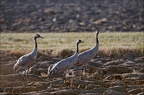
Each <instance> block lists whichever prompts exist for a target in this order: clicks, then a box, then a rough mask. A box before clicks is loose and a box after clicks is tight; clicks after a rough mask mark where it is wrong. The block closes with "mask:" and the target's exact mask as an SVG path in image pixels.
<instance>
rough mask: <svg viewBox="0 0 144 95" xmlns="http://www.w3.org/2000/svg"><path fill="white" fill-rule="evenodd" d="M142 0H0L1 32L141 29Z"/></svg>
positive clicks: (142, 18) (142, 19)
mask: <svg viewBox="0 0 144 95" xmlns="http://www.w3.org/2000/svg"><path fill="white" fill-rule="evenodd" d="M143 6H144V0H115V1H114V0H43V1H41V0H37V1H35V0H19V1H17V0H13V1H11V0H1V1H0V32H10V31H12V32H22V31H23V32H37V31H38V32H71V31H72V32H79V31H80V32H83V31H88V32H89V31H95V30H96V29H99V30H101V31H144V17H143V15H144V8H143Z"/></svg>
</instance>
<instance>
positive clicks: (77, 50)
mask: <svg viewBox="0 0 144 95" xmlns="http://www.w3.org/2000/svg"><path fill="white" fill-rule="evenodd" d="M79 43H83V41H82V40H77V42H76V47H77V49H76V53H79V46H78V45H79Z"/></svg>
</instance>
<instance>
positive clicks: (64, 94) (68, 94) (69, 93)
mask: <svg viewBox="0 0 144 95" xmlns="http://www.w3.org/2000/svg"><path fill="white" fill-rule="evenodd" d="M50 94H51V95H78V94H79V93H77V92H75V91H73V90H71V89H63V90H58V91H54V92H51V93H50Z"/></svg>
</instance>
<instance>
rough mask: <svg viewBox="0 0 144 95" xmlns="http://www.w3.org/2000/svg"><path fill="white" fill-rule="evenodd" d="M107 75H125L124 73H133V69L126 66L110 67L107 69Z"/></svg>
mask: <svg viewBox="0 0 144 95" xmlns="http://www.w3.org/2000/svg"><path fill="white" fill-rule="evenodd" d="M105 71H106V73H107V74H123V73H132V71H133V70H132V69H130V68H127V67H125V66H109V67H106V68H105Z"/></svg>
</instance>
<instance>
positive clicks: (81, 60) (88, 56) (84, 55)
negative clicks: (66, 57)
mask: <svg viewBox="0 0 144 95" xmlns="http://www.w3.org/2000/svg"><path fill="white" fill-rule="evenodd" d="M98 34H99V30H97V31H96V44H95V46H94V47H93V48H91V49H89V50H86V51H84V52H81V53H80V54H79V55H78V62H77V64H76V65H79V66H82V65H84V66H83V69H82V71H83V70H84V69H85V65H86V64H87V63H88V62H89V61H90V60H92V59H93V58H94V57H95V56H96V54H97V52H98V49H99V40H98Z"/></svg>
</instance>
